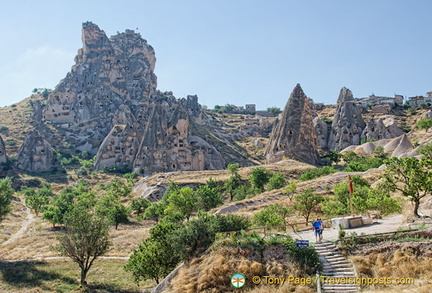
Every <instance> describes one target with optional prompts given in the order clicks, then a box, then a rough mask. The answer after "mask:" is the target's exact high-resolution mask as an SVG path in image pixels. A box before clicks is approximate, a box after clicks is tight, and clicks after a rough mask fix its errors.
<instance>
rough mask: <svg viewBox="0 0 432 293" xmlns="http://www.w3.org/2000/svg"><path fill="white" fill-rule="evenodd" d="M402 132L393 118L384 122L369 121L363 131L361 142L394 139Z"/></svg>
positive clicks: (379, 119) (377, 120) (381, 120)
mask: <svg viewBox="0 0 432 293" xmlns="http://www.w3.org/2000/svg"><path fill="white" fill-rule="evenodd" d="M403 133H404V131H403V130H402V129H400V128H399V127H398V126H397V121H396V120H395V119H394V118H387V119H385V120H383V119H381V118H378V119H371V120H370V121H369V122H368V123H366V127H365V128H364V129H363V132H362V135H361V139H362V140H372V139H373V140H379V139H383V138H394V137H398V136H400V135H402V134H403Z"/></svg>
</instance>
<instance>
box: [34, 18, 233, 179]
mask: <svg viewBox="0 0 432 293" xmlns="http://www.w3.org/2000/svg"><path fill="white" fill-rule="evenodd" d="M82 41H83V48H82V49H80V50H79V51H78V55H77V56H76V58H75V65H74V66H73V67H72V70H71V72H69V73H68V74H67V76H66V77H65V79H63V80H62V81H61V82H60V83H59V84H58V85H57V87H56V88H55V90H54V91H53V92H52V93H51V94H50V95H49V97H48V101H47V105H46V107H45V108H44V109H43V111H42V117H41V118H42V122H43V123H51V124H52V125H53V126H54V127H58V128H62V132H65V136H64V139H66V140H68V143H69V144H71V145H75V146H76V148H77V149H78V150H81V151H84V150H86V151H89V152H90V153H93V154H95V153H96V159H95V169H96V170H100V169H103V168H104V167H109V168H114V167H115V168H119V169H127V170H136V171H138V172H140V173H142V174H150V173H152V172H163V171H177V170H185V171H186V170H187V171H196V170H205V169H222V168H224V166H225V161H224V160H223V158H222V156H221V155H220V154H219V152H218V151H217V150H216V149H215V148H214V147H212V146H210V145H209V144H208V143H207V142H205V141H204V140H203V139H201V138H199V137H196V136H194V135H193V133H192V132H191V130H190V129H189V123H190V121H194V122H197V123H199V122H200V121H202V119H204V118H203V113H202V111H201V106H200V105H199V104H198V97H197V96H196V95H195V96H187V98H182V99H179V100H177V99H176V98H175V97H174V96H173V95H172V92H165V93H162V92H160V91H158V90H156V75H155V74H154V68H155V63H156V58H155V52H154V50H153V48H152V47H151V46H150V45H148V44H147V41H145V40H144V39H142V38H141V36H140V34H137V33H134V32H133V31H132V30H126V32H125V33H119V34H117V35H115V36H112V37H111V38H108V37H107V36H106V35H105V33H104V31H102V30H100V29H99V27H98V26H97V25H95V24H93V23H91V22H86V23H84V24H83V30H82ZM40 112H41V111H40V110H36V108H35V114H34V120H38V118H37V117H36V116H39V113H40ZM62 139H63V138H62Z"/></svg>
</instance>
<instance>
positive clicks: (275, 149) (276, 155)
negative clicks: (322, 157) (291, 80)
mask: <svg viewBox="0 0 432 293" xmlns="http://www.w3.org/2000/svg"><path fill="white" fill-rule="evenodd" d="M312 107H313V102H312V101H311V100H310V99H309V98H307V97H306V95H305V94H304V92H303V90H302V88H301V86H300V84H297V86H296V87H295V88H294V90H293V92H292V93H291V96H290V98H289V100H288V102H287V104H286V106H285V109H284V111H283V113H282V118H281V120H280V121H278V122H276V125H275V127H274V128H273V131H272V133H271V135H270V139H269V142H268V145H267V148H266V150H265V156H266V160H267V162H268V163H274V162H277V161H280V160H282V158H283V157H287V158H293V159H295V160H299V161H302V162H306V163H309V164H317V163H319V155H318V151H317V148H318V143H317V137H316V133H315V128H314V125H313V121H312V120H313V114H312V109H313V108H312Z"/></svg>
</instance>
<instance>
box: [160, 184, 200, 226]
mask: <svg viewBox="0 0 432 293" xmlns="http://www.w3.org/2000/svg"><path fill="white" fill-rule="evenodd" d="M166 202H167V203H168V206H167V208H166V209H165V214H167V213H173V212H174V213H175V212H178V213H180V214H182V215H184V216H185V217H186V219H187V220H189V218H190V216H191V215H192V213H193V212H194V211H195V210H196V207H197V198H196V196H195V193H194V191H193V189H192V188H190V187H183V188H181V189H180V190H178V191H175V192H172V193H170V195H169V197H168V198H167V199H166Z"/></svg>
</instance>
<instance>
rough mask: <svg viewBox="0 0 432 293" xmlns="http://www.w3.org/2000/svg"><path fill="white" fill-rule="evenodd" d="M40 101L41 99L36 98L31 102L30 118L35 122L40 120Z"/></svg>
mask: <svg viewBox="0 0 432 293" xmlns="http://www.w3.org/2000/svg"><path fill="white" fill-rule="evenodd" d="M42 116H43V115H42V103H41V101H39V100H37V101H36V102H34V103H33V114H32V117H31V119H32V120H34V121H35V122H40V121H41V120H42Z"/></svg>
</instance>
